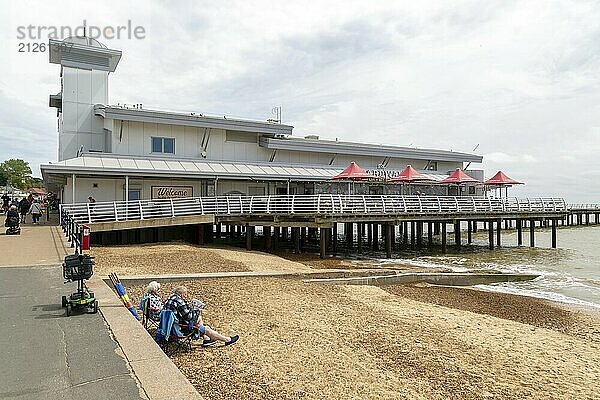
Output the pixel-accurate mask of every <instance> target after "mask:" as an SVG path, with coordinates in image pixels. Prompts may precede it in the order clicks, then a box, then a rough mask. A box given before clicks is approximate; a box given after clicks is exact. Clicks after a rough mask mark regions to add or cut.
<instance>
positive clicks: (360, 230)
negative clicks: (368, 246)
mask: <svg viewBox="0 0 600 400" xmlns="http://www.w3.org/2000/svg"><path fill="white" fill-rule="evenodd" d="M356 229H357V230H358V235H357V236H358V237H357V238H356V245H357V247H358V252H359V253H360V252H362V236H363V229H364V225H363V223H362V222H359V223H358V224H357V226H356Z"/></svg>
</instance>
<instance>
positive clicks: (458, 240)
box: [454, 221, 462, 247]
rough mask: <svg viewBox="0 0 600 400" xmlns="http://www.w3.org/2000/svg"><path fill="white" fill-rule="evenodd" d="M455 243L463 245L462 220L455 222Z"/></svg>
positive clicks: (457, 245) (458, 245)
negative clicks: (461, 236)
mask: <svg viewBox="0 0 600 400" xmlns="http://www.w3.org/2000/svg"><path fill="white" fill-rule="evenodd" d="M454 244H456V247H460V246H461V244H462V243H461V238H460V221H455V222H454Z"/></svg>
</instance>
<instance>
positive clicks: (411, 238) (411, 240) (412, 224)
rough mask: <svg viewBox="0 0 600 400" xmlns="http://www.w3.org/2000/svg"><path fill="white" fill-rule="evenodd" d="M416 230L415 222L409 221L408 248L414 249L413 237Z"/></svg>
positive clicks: (414, 237)
mask: <svg viewBox="0 0 600 400" xmlns="http://www.w3.org/2000/svg"><path fill="white" fill-rule="evenodd" d="M416 230H417V223H416V222H415V221H411V222H410V249H411V250H414V249H415V239H416V236H415V234H416V232H415V231H416Z"/></svg>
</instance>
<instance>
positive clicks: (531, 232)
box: [529, 220, 535, 247]
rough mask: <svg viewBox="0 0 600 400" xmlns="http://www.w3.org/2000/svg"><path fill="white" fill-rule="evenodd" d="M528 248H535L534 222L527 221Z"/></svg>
mask: <svg viewBox="0 0 600 400" xmlns="http://www.w3.org/2000/svg"><path fill="white" fill-rule="evenodd" d="M529 246H531V247H535V221H534V220H529Z"/></svg>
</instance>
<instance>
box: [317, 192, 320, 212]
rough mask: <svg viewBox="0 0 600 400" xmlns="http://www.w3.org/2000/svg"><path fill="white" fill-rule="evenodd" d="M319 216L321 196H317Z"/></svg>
mask: <svg viewBox="0 0 600 400" xmlns="http://www.w3.org/2000/svg"><path fill="white" fill-rule="evenodd" d="M317 214H321V195H320V194H319V195H317Z"/></svg>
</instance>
